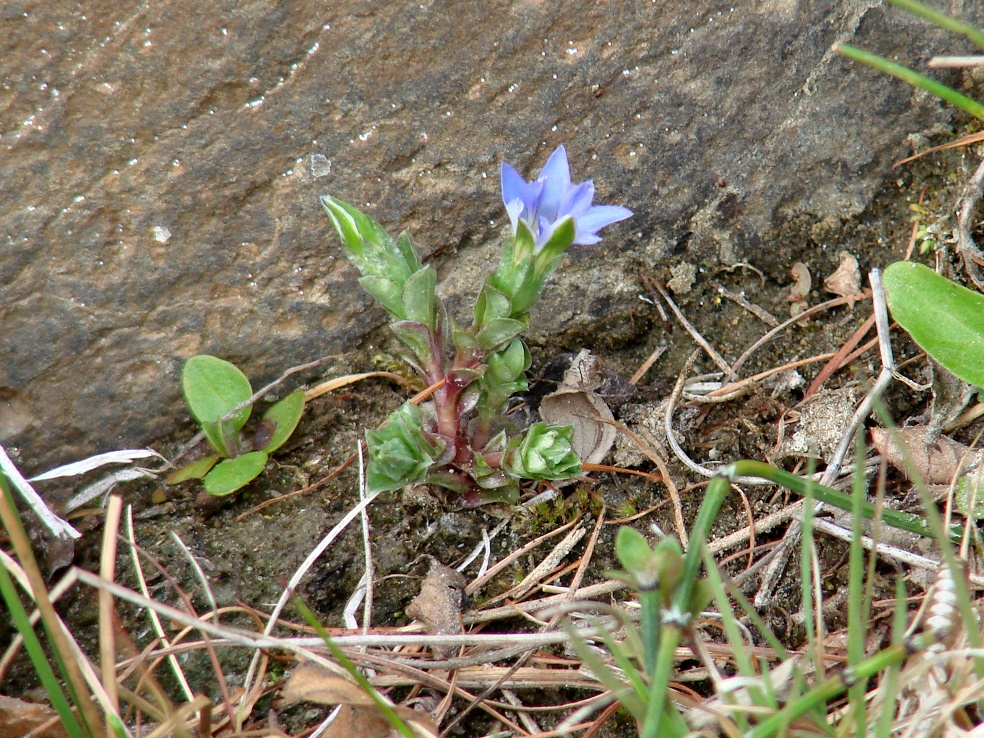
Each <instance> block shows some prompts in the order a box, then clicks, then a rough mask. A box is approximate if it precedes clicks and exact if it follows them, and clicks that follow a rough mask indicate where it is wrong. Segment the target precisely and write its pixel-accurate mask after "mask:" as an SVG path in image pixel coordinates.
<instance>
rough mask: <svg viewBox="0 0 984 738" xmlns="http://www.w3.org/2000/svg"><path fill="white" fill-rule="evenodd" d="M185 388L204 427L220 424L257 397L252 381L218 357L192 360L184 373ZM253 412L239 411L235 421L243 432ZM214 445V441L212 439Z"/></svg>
mask: <svg viewBox="0 0 984 738" xmlns="http://www.w3.org/2000/svg"><path fill="white" fill-rule="evenodd" d="M181 388H182V390H183V391H184V396H185V401H186V402H187V403H188V409H189V410H191V414H192V415H193V416H194V418H195V420H197V421H198V422H199V423H201V424H203V425H204V424H205V423H218V422H219V421H220V420H221V419H222V417H223V416H225V415H227V414H228V413H229V411H230V410H232V408H234V407H235V406H236V405H239V404H240V403H242V402H245V401H246V400H248V399H249V398H250V397H251V396H252V394H253V388H252V387H250V384H249V380H248V379H246V375H245V374H243V373H242V372H241V371H239V369H237V368H236V366H235V365H234V364H230V363H229V362H228V361H223V360H222V359H218V358H216V357H214V356H207V355H204V354H202V355H199V356H192V357H191V358H190V359H188V361H186V362H185V365H184V368H183V369H182V371H181ZM250 410H251V408H250V407H249V406H247V407H244V408H242V409H241V410H238V411H237V412H236V414H235V415H233V417H232V423H233V426H234V427H235V428H236V430H239V429H240V428H242V427H243V426H244V425H245V424H246V420H247V418H249V413H250ZM209 440H210V441H211V440H212V439H211V438H209Z"/></svg>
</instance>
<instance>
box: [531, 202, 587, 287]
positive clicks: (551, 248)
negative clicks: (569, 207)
mask: <svg viewBox="0 0 984 738" xmlns="http://www.w3.org/2000/svg"><path fill="white" fill-rule="evenodd" d="M575 236H577V225H576V223H575V221H574V216H572V215H565V216H564V217H563V218H561V219H560V221H558V222H557V225H556V226H555V227H554V232H553V233H551V234H550V240H548V241H547V242H546V243H545V244H543V246H541V247H540V249H539V251H537V253H536V259H535V263H536V271H537V274H538V275H539V277H540V279H546V278H547V275H549V274H550V272H552V271H553V270H554V269H555V268H556V266H557V264H558V263H559V261H560V256H561V255H562V254H563V253H564V252H565V251H566V250H567V248H568V247H569V246H570V245H571V244H572V243H574V237H575Z"/></svg>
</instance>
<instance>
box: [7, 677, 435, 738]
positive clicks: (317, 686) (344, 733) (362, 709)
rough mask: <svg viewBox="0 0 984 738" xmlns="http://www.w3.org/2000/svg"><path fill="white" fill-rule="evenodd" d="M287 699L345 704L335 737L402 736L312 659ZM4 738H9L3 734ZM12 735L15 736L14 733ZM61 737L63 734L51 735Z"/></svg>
mask: <svg viewBox="0 0 984 738" xmlns="http://www.w3.org/2000/svg"><path fill="white" fill-rule="evenodd" d="M281 697H282V700H283V701H284V702H287V703H294V702H314V703H316V704H319V705H342V709H341V710H340V711H339V713H338V716H337V717H336V718H335V721H334V722H333V723H332V724H331V725H330V726H329V728H328V730H327V731H326V732H325V733H324V735H325V736H331V737H332V738H351V736H358V738H399V736H400V733H399V732H398V731H397V730H395V729H394V728H393V727H392V726H390V724H389V722H387V720H386V718H385V717H383V715H382V713H380V712H379V708H377V707H376V703H375V702H373V701H372V698H371V697H370V696H369V695H368V694H366V693H365V692H364V691H363V690H362V687H360V686H359V685H358V684H355V683H354V682H352V681H349V680H348V679H346V678H345V677H342V676H339V675H338V674H334V673H332V672H331V671H329V670H328V669H326V668H324V667H323V666H320V665H318V664H315V663H312V662H305V663H302V664H300V665H299V666H298V667H297V668H296V669H294V673H293V674H291V675H290V678H289V679H288V680H287V683H286V684H285V685H284V688H283V690H282V691H281ZM393 711H394V712H395V713H396V714H397V715H398V716H399V717H400V719H402V720H403V721H404V722H405V723H407V724H408V725H409V726H410V727H411V728H413V729H414V731H415V732H416V733H417V734H418V735H420V736H424V737H427V736H437V734H438V728H437V726H436V725H435V724H434V721H433V720H431V718H430V716H429V715H427V714H426V713H423V712H417V711H416V710H411V709H409V708H407V707H401V706H400V705H394V706H393ZM0 738H7V736H6V735H3V734H0ZM10 738H14V737H13V735H11V736H10ZM51 738H61V736H57V737H56V736H54V735H53V736H51Z"/></svg>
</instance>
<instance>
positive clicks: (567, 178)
mask: <svg viewBox="0 0 984 738" xmlns="http://www.w3.org/2000/svg"><path fill="white" fill-rule="evenodd" d="M593 199H594V183H592V182H591V181H590V180H588V181H587V182H582V183H581V184H571V169H570V166H569V165H568V163H567V152H566V151H565V150H564V147H563V146H558V147H557V149H556V150H555V151H554V152H553V153H552V154H551V155H550V158H549V159H547V163H546V164H544V165H543V169H541V170H540V176H539V177H537V178H536V179H535V180H534V181H533V182H527V181H526V180H525V179H523V176H522V175H521V174H520V173H519V172H517V171H516V170H515V169H513V168H512V167H511V166H509V165H508V164H506V163H503V165H502V201H503V202H504V203H505V205H506V212H507V213H509V220H510V222H511V223H512V227H513V232H514V233H515V232H516V226H517V225H518V224H519V221H520V220H523V221H526V224H527V225H528V226H529V228H530V230H531V231H532V232H533V234H534V236H535V237H536V247H537V249H539V248H540V247H541V246H543V244H545V243H546V242H547V241H549V240H550V236H551V234H552V233H553V231H554V229H555V228H556V227H557V225H558V223H560V222H561V221H562V220H563V219H564V218H565V217H566V216H568V215H569V216H571V217H572V218H573V219H574V228H575V236H574V241H573V242H574V243H576V244H581V245H590V244H595V243H598V242H599V241H601V237H600V236H599V235H598V231H600V230H601V229H602V228H604V227H605V226H607V225H611V224H612V223H617V222H618V221H620V220H625V219H626V218H628V217H629V216H630V215H632V211H631V210H629V209H628V208H623V207H620V206H618V205H592V204H591V201H592V200H593Z"/></svg>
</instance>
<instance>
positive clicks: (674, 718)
mask: <svg viewBox="0 0 984 738" xmlns="http://www.w3.org/2000/svg"><path fill="white" fill-rule="evenodd" d="M729 489H730V483H729V482H728V480H727V479H726V478H725V477H722V476H717V477H714V479H712V480H711V483H710V484H708V485H707V490H706V491H705V493H704V500H703V501H702V502H701V505H700V510H699V511H698V513H697V519H696V520H695V521H694V526H693V530H692V531H691V534H690V547H689V548H688V549H687V553H686V555H685V556H684V559H683V574H682V575H681V577H680V582H679V584H678V585H677V587H676V589H675V590H674V591H673V598H672V601H671V604H670V612H669V613H668V614H669V616H670V617H671V618H673V617H678V618H687V617H689V609H690V601H691V598H692V596H693V591H694V585H695V584H696V583H697V575H698V573H699V572H700V565H701V547H702V546H703V545H704V544H705V542H706V541H707V538H708V536H709V535H710V531H711V526H712V525H713V524H714V520H715V518H716V517H717V514H718V511H719V510H720V509H721V504H722V503H723V502H724V498H725V496H726V495H727V494H728V490H729ZM681 628H682V623H679V622H672V621H670V622H665V623H664V624H663V628H662V632H661V634H660V644H659V652H658V654H657V659H656V668H655V669H654V671H653V680H652V684H651V685H650V692H649V695H650V696H649V707H648V710H647V711H646V720H645V722H644V723H643V726H642V731H641V736H642V738H656V736H660V738H662V737H663V736H673V735H683V734H685V733H686V732H687V728H686V725H685V724H684V723H683V718H682V717H680V713H679V712H678V711H677V709H676V707H675V706H674V705H673V704H672V703H670V702H669V701H668V700H667V699H666V693H667V687H668V686H669V683H670V675H671V674H672V672H673V660H674V657H675V654H676V647H677V646H678V645H679V643H680V637H681V635H682V630H681ZM664 721H665V722H664ZM681 725H682V726H683V730H684V733H678V732H676V731H677V730H678V729H679V728H680V726H681Z"/></svg>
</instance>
